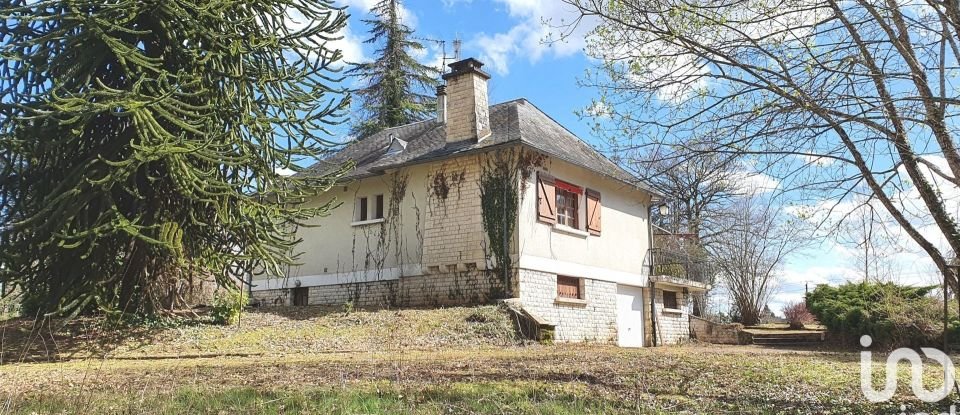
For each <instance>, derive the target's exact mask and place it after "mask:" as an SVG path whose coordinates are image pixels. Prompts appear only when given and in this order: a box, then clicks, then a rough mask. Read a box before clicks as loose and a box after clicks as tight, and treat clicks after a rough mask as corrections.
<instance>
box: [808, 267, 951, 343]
mask: <svg viewBox="0 0 960 415" xmlns="http://www.w3.org/2000/svg"><path fill="white" fill-rule="evenodd" d="M935 288H936V286H931V287H909V286H902V285H897V284H893V283H882V284H878V283H847V284H843V285H841V286H839V287H832V286H828V285H820V286H818V287H817V288H816V289H815V290H813V291H812V292H811V293H809V294H807V308H808V309H809V310H810V312H811V313H813V314H814V315H815V316H816V317H817V320H819V321H820V323H821V324H823V325H824V326H826V327H827V329H828V330H829V331H830V333H831V334H832V335H833V336H836V338H838V339H839V340H840V341H841V342H843V343H847V344H855V343H856V342H857V341H858V340H859V338H860V336H862V335H865V334H867V335H870V336H871V337H872V338H873V343H874V344H876V345H879V346H880V347H888V348H895V347H922V346H931V345H934V346H935V345H938V344H939V342H940V341H941V339H942V336H943V302H941V301H940V300H939V299H936V298H934V297H932V296H931V295H930V292H931V291H933V290H934V289H935ZM950 319H951V321H952V323H951V331H953V330H956V331H957V332H958V333H960V322H958V321H957V317H956V315H955V314H953V315H951V316H950ZM948 334H949V335H950V336H952V337H953V338H957V337H955V334H953V333H948Z"/></svg>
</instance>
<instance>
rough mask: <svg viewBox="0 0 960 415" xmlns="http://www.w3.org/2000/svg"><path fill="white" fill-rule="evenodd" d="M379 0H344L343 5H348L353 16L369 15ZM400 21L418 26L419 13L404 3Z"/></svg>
mask: <svg viewBox="0 0 960 415" xmlns="http://www.w3.org/2000/svg"><path fill="white" fill-rule="evenodd" d="M378 2H379V0H343V1H342V4H341V5H343V6H347V7H348V9H347V12H349V13H350V14H351V15H352V16H358V15H361V14H363V15H369V14H370V9H372V8H373V6H376V5H377V3H378ZM399 15H400V21H401V22H403V23H404V24H406V25H407V26H410V27H411V28H412V27H416V26H417V23H418V21H417V15H416V14H414V13H413V12H412V11H410V9H408V8H406V7H405V6H403V5H402V4H401V5H400V13H399Z"/></svg>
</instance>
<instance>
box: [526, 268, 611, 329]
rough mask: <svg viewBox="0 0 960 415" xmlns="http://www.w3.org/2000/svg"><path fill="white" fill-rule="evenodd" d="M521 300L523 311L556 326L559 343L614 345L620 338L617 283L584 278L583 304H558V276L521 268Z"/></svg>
mask: <svg viewBox="0 0 960 415" xmlns="http://www.w3.org/2000/svg"><path fill="white" fill-rule="evenodd" d="M518 281H519V293H518V294H519V297H520V302H521V303H522V304H523V307H524V309H526V310H528V311H529V312H531V313H533V314H536V315H537V316H538V317H540V318H542V319H544V320H547V321H550V322H551V323H553V324H554V325H555V326H556V331H555V333H554V339H555V340H556V341H561V342H564V341H569V342H580V341H592V342H614V341H616V338H617V296H616V295H617V284H616V283H612V282H606V281H598V280H592V279H586V278H585V279H584V281H583V288H584V301H583V302H582V303H580V304H576V303H565V302H558V301H557V274H551V273H546V272H540V271H531V270H523V269H521V270H520V272H519V276H518Z"/></svg>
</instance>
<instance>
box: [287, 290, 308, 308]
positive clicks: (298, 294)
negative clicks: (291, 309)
mask: <svg viewBox="0 0 960 415" xmlns="http://www.w3.org/2000/svg"><path fill="white" fill-rule="evenodd" d="M290 291H292V294H293V305H294V306H297V307H303V306H306V305H308V304H310V288H307V287H296V288H294V289H292V290H290Z"/></svg>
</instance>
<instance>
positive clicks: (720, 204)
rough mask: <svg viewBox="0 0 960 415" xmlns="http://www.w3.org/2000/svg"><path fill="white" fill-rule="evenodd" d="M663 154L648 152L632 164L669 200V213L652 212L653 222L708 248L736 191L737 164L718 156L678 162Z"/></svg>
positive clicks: (699, 156)
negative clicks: (718, 219) (717, 223)
mask: <svg viewBox="0 0 960 415" xmlns="http://www.w3.org/2000/svg"><path fill="white" fill-rule="evenodd" d="M663 153H664V152H662V151H648V152H645V153H642V154H640V155H639V157H637V159H636V160H635V161H634V162H633V164H635V165H636V166H637V170H638V171H639V172H641V174H642V176H643V177H645V178H646V180H647V182H648V183H650V184H651V185H653V186H654V187H655V188H657V190H660V191H661V192H663V193H664V194H666V195H667V197H668V200H666V203H667V204H668V205H669V207H670V209H669V212H670V213H669V214H668V215H667V216H665V217H661V216H660V215H659V214H658V213H657V212H654V215H655V217H654V220H655V221H656V223H657V224H658V225H659V226H661V227H663V228H664V229H666V230H668V231H670V232H671V233H674V234H686V235H689V236H691V237H692V238H693V239H695V240H696V241H697V242H698V244H707V243H709V242H710V240H711V238H713V236H714V233H715V231H716V229H715V226H714V225H715V224H714V221H715V220H716V219H717V217H718V216H720V214H721V213H722V212H723V209H724V207H725V206H726V205H727V204H728V202H729V201H730V199H731V197H732V196H734V195H735V194H736V193H737V191H738V190H739V189H738V187H737V185H736V183H735V182H734V179H735V177H737V176H738V171H737V163H736V160H734V159H733V158H731V157H727V156H724V155H719V154H695V153H691V154H689V155H688V156H686V157H683V158H677V157H665V156H664V154H663ZM669 153H670V154H673V152H669Z"/></svg>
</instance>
